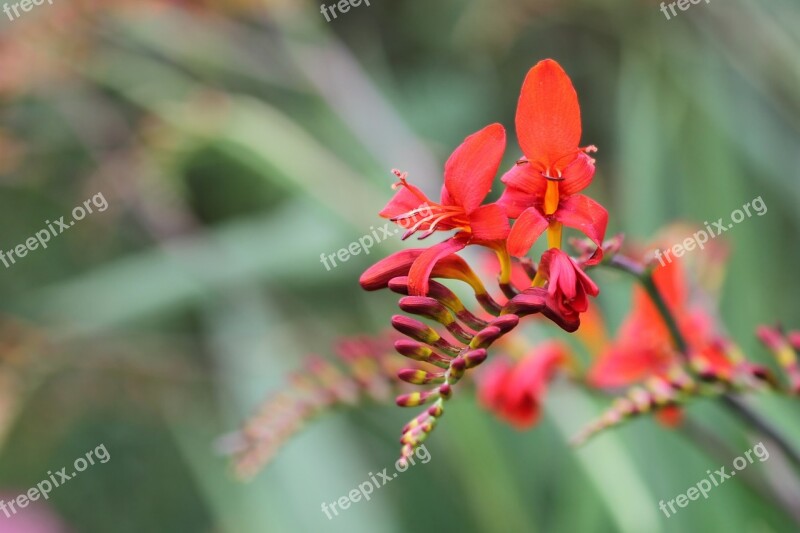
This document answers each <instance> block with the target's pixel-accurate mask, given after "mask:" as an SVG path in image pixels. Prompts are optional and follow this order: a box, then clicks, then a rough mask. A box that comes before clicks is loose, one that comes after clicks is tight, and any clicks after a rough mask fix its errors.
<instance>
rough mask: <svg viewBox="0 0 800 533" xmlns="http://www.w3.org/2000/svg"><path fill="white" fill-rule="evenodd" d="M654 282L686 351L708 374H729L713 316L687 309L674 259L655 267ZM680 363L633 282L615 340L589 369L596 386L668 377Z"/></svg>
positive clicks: (660, 321) (683, 282) (661, 324)
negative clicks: (627, 311) (628, 305)
mask: <svg viewBox="0 0 800 533" xmlns="http://www.w3.org/2000/svg"><path fill="white" fill-rule="evenodd" d="M653 282H654V283H655V285H656V289H657V290H658V291H659V292H660V293H661V295H662V297H663V299H664V301H665V303H666V305H667V308H668V309H669V310H670V312H671V313H672V314H673V316H675V317H677V318H678V327H679V329H680V332H681V335H682V336H683V337H684V338H685V339H686V342H687V344H688V348H689V350H690V352H691V356H692V357H693V358H694V359H697V360H699V361H700V362H702V363H703V364H704V365H705V366H706V367H707V368H708V369H709V370H710V372H711V373H713V374H714V375H716V376H721V377H723V378H726V377H730V376H731V374H732V371H733V365H732V363H731V361H730V360H729V358H728V357H727V355H726V354H725V352H724V350H722V349H721V346H720V343H719V342H718V341H719V336H718V335H717V334H716V332H715V331H714V324H713V320H712V317H710V316H709V314H708V313H707V312H706V311H705V310H703V309H701V308H691V307H690V305H689V293H688V290H687V280H686V278H685V273H684V272H683V269H682V265H681V263H680V262H679V261H677V260H676V261H673V262H671V263H667V264H666V265H664V266H659V267H658V268H656V270H655V271H654V272H653ZM679 362H680V360H679V358H678V353H677V352H676V348H675V347H674V346H673V344H672V339H671V335H670V332H669V330H668V328H667V326H666V324H665V323H664V320H663V318H662V317H661V314H660V313H659V311H658V309H657V308H656V306H655V304H653V302H652V300H651V299H650V297H649V296H648V294H647V293H646V292H645V291H644V290H643V289H641V288H640V287H636V288H635V289H634V295H633V306H632V310H631V313H630V314H629V315H628V317H627V318H626V319H625V321H624V322H623V324H622V326H621V327H620V330H619V332H618V334H617V337H616V339H615V340H614V342H613V343H612V344H611V345H610V346H608V347H606V349H605V350H604V351H603V353H602V354H601V355H600V357H599V358H598V359H597V361H596V362H595V364H594V365H593V366H592V369H591V370H590V372H589V382H590V383H591V384H592V385H594V386H596V387H620V386H625V385H630V384H632V383H636V382H640V381H643V380H644V379H646V378H648V377H651V376H658V377H667V376H668V373H669V371H670V369H671V368H673V367H674V365H676V364H678V363H679Z"/></svg>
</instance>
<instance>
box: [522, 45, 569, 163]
mask: <svg viewBox="0 0 800 533" xmlns="http://www.w3.org/2000/svg"><path fill="white" fill-rule="evenodd" d="M516 127H517V137H518V138H519V144H520V146H521V147H522V151H523V153H524V154H525V156H526V157H527V158H528V160H529V161H530V162H531V164H534V165H535V166H536V167H537V168H539V169H540V170H545V171H547V170H552V171H554V172H560V171H562V170H563V169H564V168H566V167H567V166H568V165H569V164H570V163H571V162H572V161H573V160H574V157H571V156H572V155H573V154H574V155H577V152H578V143H579V142H580V139H581V111H580V106H579V105H578V95H577V93H576V92H575V88H574V87H573V86H572V81H571V80H570V79H569V76H567V73H566V72H564V69H562V68H561V65H559V64H558V63H557V62H555V61H553V60H552V59H545V60H543V61H540V62H539V63H538V64H537V65H536V66H534V67H533V68H532V69H531V70H530V71H529V72H528V75H527V76H526V77H525V81H524V83H523V84H522V91H521V93H520V97H519V104H518V106H517V116H516Z"/></svg>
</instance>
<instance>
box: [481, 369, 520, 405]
mask: <svg viewBox="0 0 800 533" xmlns="http://www.w3.org/2000/svg"><path fill="white" fill-rule="evenodd" d="M512 369H513V367H512V366H511V363H509V361H508V360H507V359H496V360H494V361H492V362H491V363H490V364H488V365H486V367H485V368H482V369H481V371H480V373H479V374H478V402H480V403H481V405H483V406H484V407H486V408H487V409H490V410H493V411H496V410H499V409H500V406H501V405H502V399H503V393H504V392H505V385H506V383H507V381H508V377H509V376H510V375H511V371H512Z"/></svg>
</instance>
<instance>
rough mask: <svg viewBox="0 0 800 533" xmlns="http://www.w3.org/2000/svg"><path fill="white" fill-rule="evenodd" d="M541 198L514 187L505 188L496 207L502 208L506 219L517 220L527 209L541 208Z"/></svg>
mask: <svg viewBox="0 0 800 533" xmlns="http://www.w3.org/2000/svg"><path fill="white" fill-rule="evenodd" d="M541 198H542V197H537V196H534V195H532V194H529V193H527V192H525V191H523V190H521V189H517V188H516V187H506V189H505V190H504V191H503V194H501V195H500V199H499V200H497V205H499V206H500V207H502V208H503V210H504V211H505V212H506V216H508V218H519V216H520V215H521V214H522V212H523V211H525V210H526V209H528V208H529V207H534V206H541V204H542V202H541Z"/></svg>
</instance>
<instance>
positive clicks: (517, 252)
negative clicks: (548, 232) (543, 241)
mask: <svg viewBox="0 0 800 533" xmlns="http://www.w3.org/2000/svg"><path fill="white" fill-rule="evenodd" d="M547 224H548V222H547V219H546V218H544V216H542V214H541V213H540V212H539V210H538V209H536V208H535V207H531V208H529V209H526V210H525V211H523V212H522V214H521V215H520V216H519V218H518V219H517V221H516V222H514V226H512V227H511V232H510V233H509V234H508V253H510V254H511V255H513V256H515V257H523V256H524V255H525V254H526V253H528V250H530V249H531V246H533V243H534V242H536V239H538V238H539V236H540V235H541V234H542V233H543V232H544V230H545V229H547Z"/></svg>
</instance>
